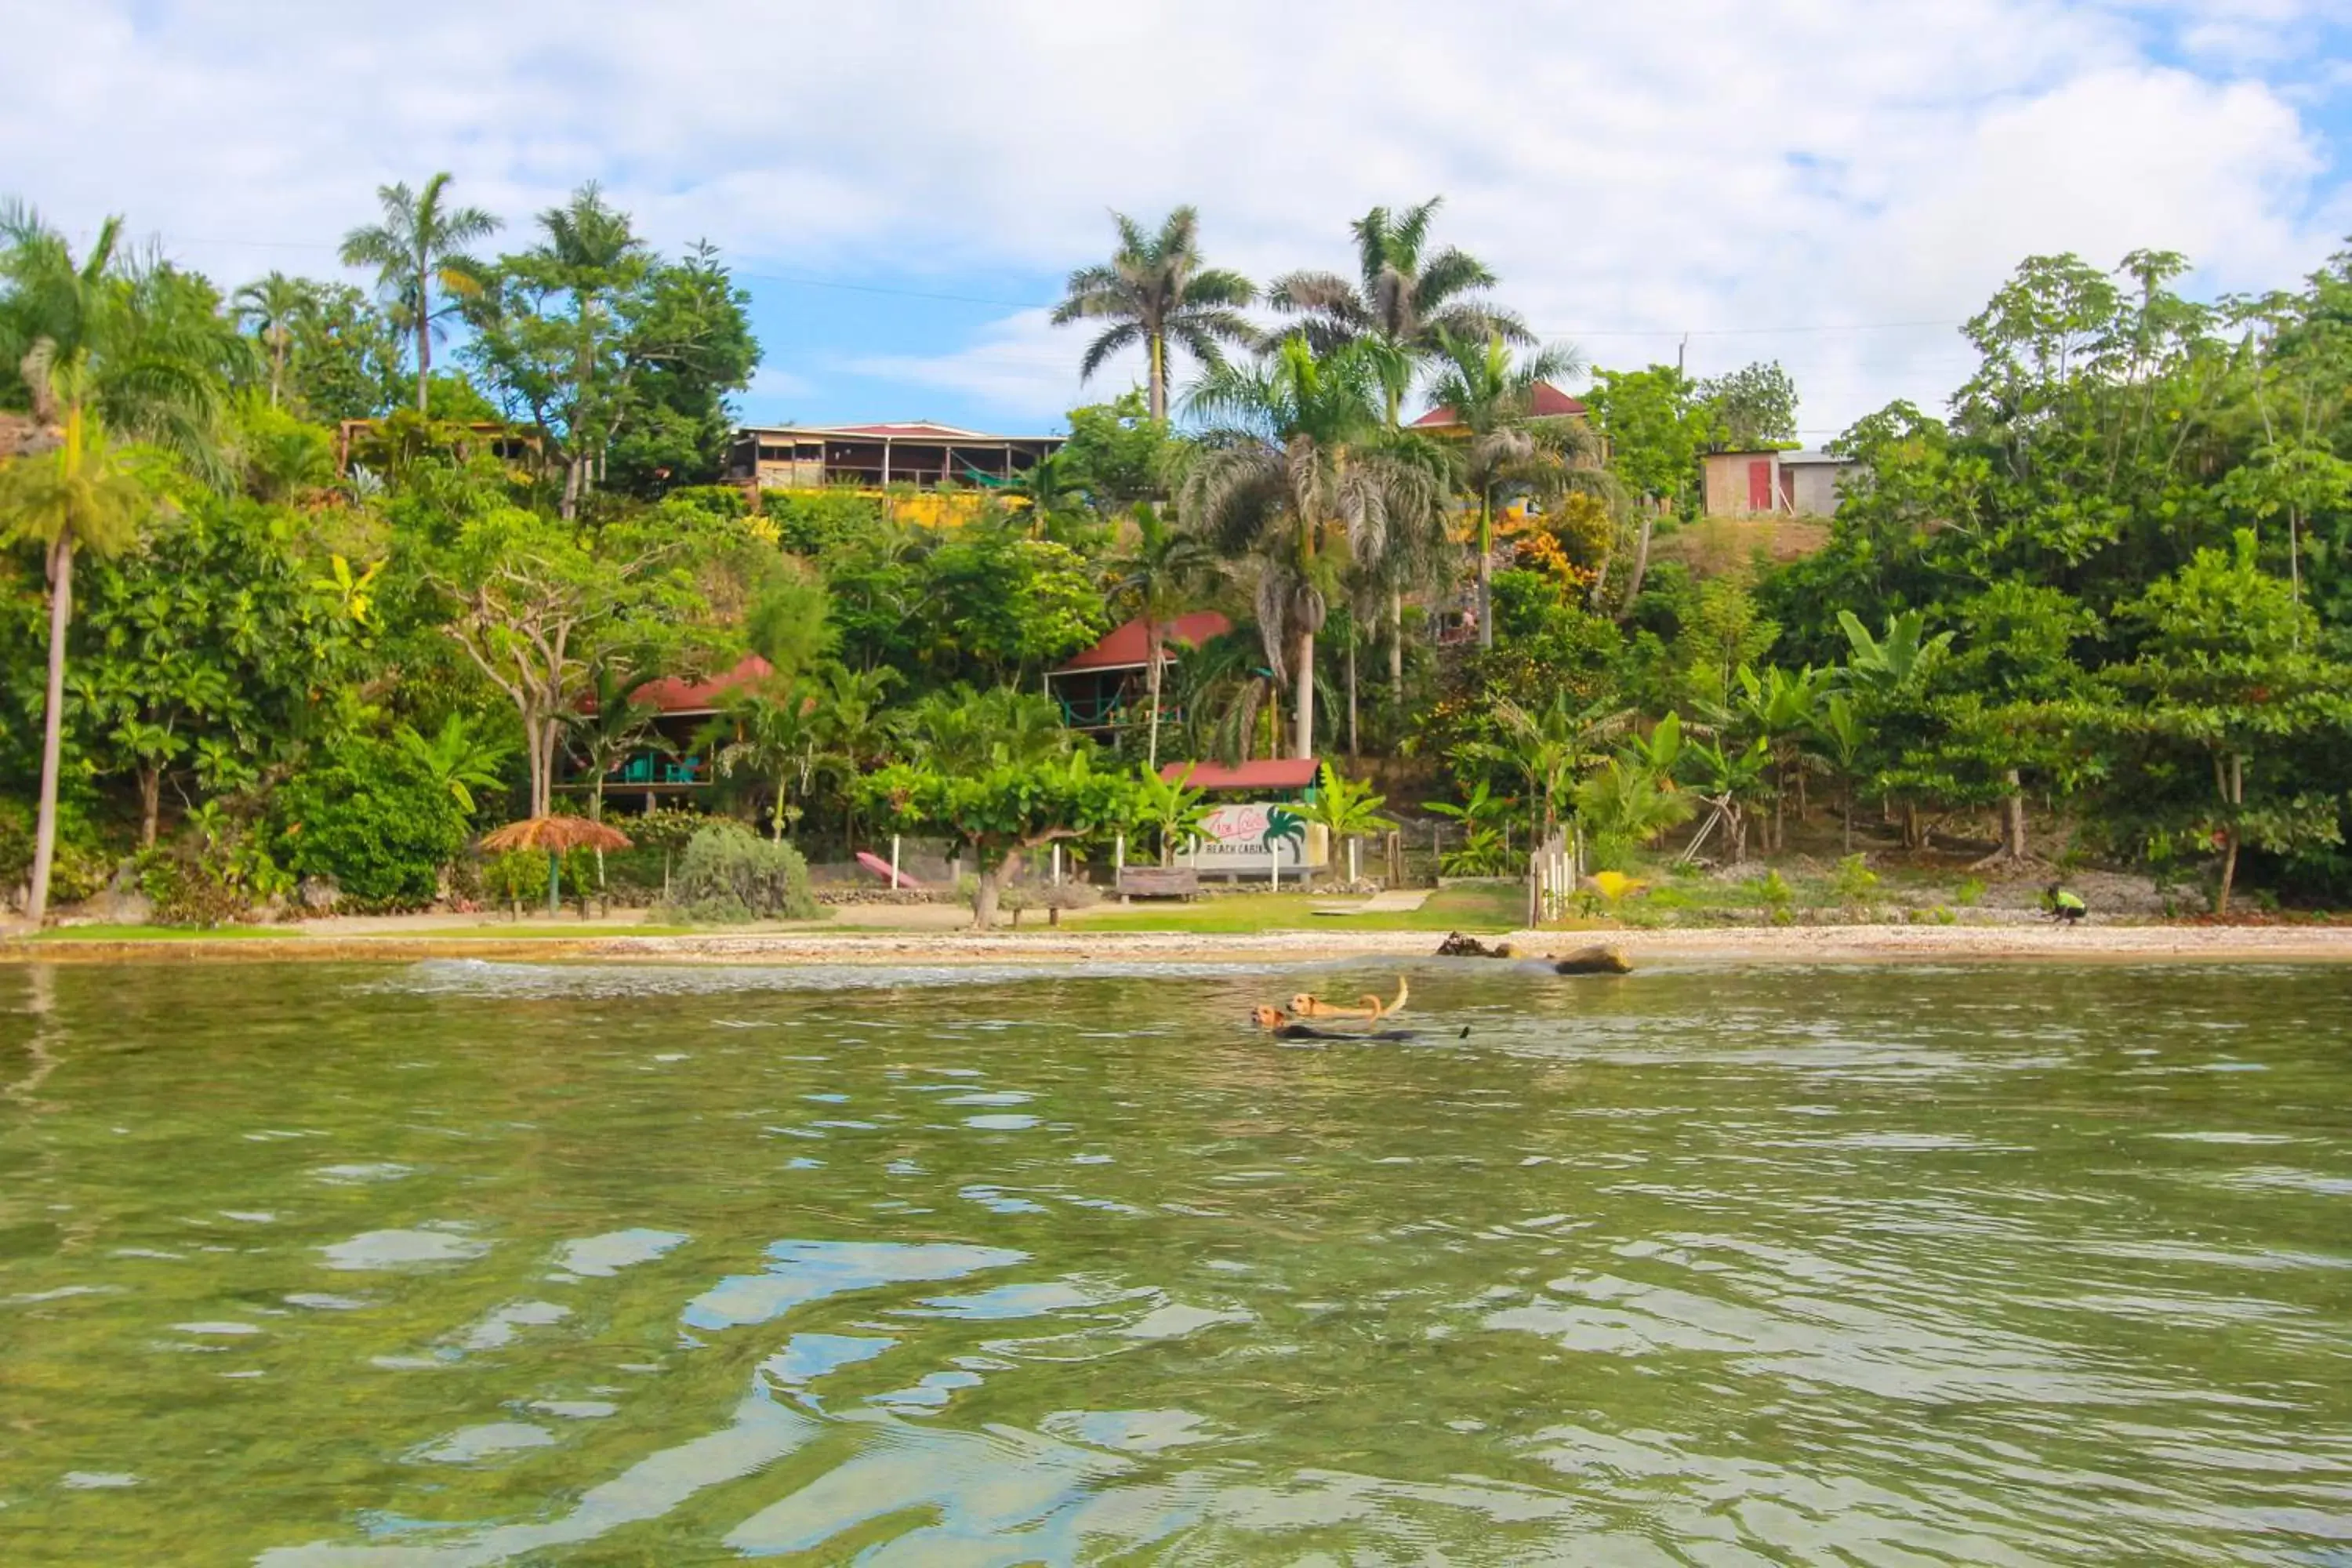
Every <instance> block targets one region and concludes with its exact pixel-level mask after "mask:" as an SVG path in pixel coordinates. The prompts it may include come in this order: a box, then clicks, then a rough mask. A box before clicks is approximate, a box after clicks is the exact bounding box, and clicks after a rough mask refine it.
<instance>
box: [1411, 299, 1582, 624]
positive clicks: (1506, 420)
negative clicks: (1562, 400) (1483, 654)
mask: <svg viewBox="0 0 2352 1568" xmlns="http://www.w3.org/2000/svg"><path fill="white" fill-rule="evenodd" d="M1436 336H1437V344H1436V357H1437V364H1438V371H1437V379H1436V381H1435V383H1434V384H1433V386H1432V388H1431V392H1430V395H1431V397H1432V398H1433V400H1434V401H1435V402H1436V403H1437V404H1438V405H1440V406H1442V407H1444V408H1447V409H1450V410H1452V411H1453V414H1454V422H1455V423H1456V424H1457V425H1458V426H1460V427H1461V428H1462V429H1463V430H1465V432H1467V434H1468V436H1469V446H1468V447H1467V449H1466V450H1465V454H1464V468H1465V477H1466V478H1467V479H1468V482H1469V486H1470V490H1471V493H1472V494H1473V495H1475V496H1476V497H1477V500H1478V552H1477V557H1478V646H1479V647H1494V646H1495V604H1494V576H1495V561H1494V556H1495V508H1496V502H1497V501H1498V500H1500V499H1501V495H1502V492H1503V490H1504V489H1507V488H1508V487H1510V486H1513V485H1518V486H1524V487H1526V488H1528V489H1530V490H1533V491H1535V492H1536V493H1538V494H1550V495H1558V494H1559V493H1560V492H1561V491H1563V490H1564V489H1567V488H1568V487H1569V485H1570V482H1571V480H1572V479H1573V478H1574V477H1575V476H1576V475H1577V474H1578V473H1579V472H1580V470H1579V469H1578V468H1577V467H1576V462H1577V459H1579V458H1585V457H1589V456H1591V454H1593V453H1594V452H1595V451H1596V450H1597V447H1596V445H1595V442H1594V440H1593V437H1592V433H1591V430H1590V429H1589V428H1588V427H1587V426H1586V425H1585V424H1584V422H1583V421H1582V420H1580V419H1574V418H1566V417H1551V418H1539V417H1538V416H1537V415H1536V412H1535V392H1536V388H1537V387H1538V386H1539V385H1542V384H1544V383H1546V382H1551V381H1558V380H1561V379H1563V378H1565V377H1567V376H1570V375H1574V374H1578V373H1579V372H1580V371H1582V370H1583V368H1584V362H1583V360H1582V358H1581V357H1580V355H1579V354H1578V353H1576V351H1575V350H1574V349H1570V348H1559V347H1554V348H1545V349H1539V350H1538V351H1537V352H1536V353H1531V354H1528V355H1526V356H1524V357H1522V358H1519V359H1517V360H1516V361H1514V359H1513V357H1512V354H1511V351H1510V350H1509V349H1508V348H1507V347H1506V346H1505V344H1504V342H1503V339H1502V337H1501V335H1500V334H1499V333H1490V334H1489V335H1487V336H1486V337H1485V338H1482V339H1475V340H1472V339H1463V338H1457V337H1455V336H1454V334H1453V333H1452V332H1451V331H1447V330H1445V329H1444V328H1443V327H1441V328H1439V329H1438V331H1437V335H1436ZM1581 471H1582V472H1584V473H1587V474H1589V476H1590V478H1591V480H1592V482H1594V483H1596V484H1600V483H1605V482H1606V480H1605V478H1604V476H1603V475H1602V474H1601V470H1600V469H1598V468H1590V469H1585V470H1581Z"/></svg>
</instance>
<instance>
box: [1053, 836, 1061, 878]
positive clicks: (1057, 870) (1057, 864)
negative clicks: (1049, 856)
mask: <svg viewBox="0 0 2352 1568" xmlns="http://www.w3.org/2000/svg"><path fill="white" fill-rule="evenodd" d="M1053 885H1054V886H1055V887H1056V888H1058V887H1060V886H1061V885H1062V847H1061V845H1060V844H1059V843H1056V844H1055V846H1054V883H1053Z"/></svg>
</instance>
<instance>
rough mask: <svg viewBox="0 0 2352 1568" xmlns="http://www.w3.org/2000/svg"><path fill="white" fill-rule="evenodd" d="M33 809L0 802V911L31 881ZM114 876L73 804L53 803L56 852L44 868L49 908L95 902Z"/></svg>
mask: <svg viewBox="0 0 2352 1568" xmlns="http://www.w3.org/2000/svg"><path fill="white" fill-rule="evenodd" d="M34 821H35V813H34V809H33V806H32V805H31V804H30V803H29V802H26V801H21V800H0V907H5V904H6V902H7V900H10V899H12V898H14V897H15V896H16V893H17V892H18V891H19V890H20V889H23V888H24V887H25V886H26V883H28V882H29V881H30V880H31V879H32V875H33V826H34ZM113 874H114V861H113V859H112V858H110V856H109V855H108V854H107V853H106V850H105V848H104V847H103V846H101V845H100V843H99V840H98V834H97V832H96V831H95V830H94V829H93V828H92V827H91V826H90V824H89V818H88V817H87V816H83V815H82V813H81V812H80V811H79V810H77V809H76V807H75V804H74V803H73V802H72V801H69V800H67V801H60V802H58V850H57V855H56V857H55V858H53V859H52V860H51V861H50V862H49V902H50V903H51V904H52V905H57V904H76V903H79V902H80V901H81V900H84V899H87V898H90V897H93V896H95V895H96V894H97V893H98V892H99V891H100V889H103V888H104V887H105V886H106V884H107V882H108V880H109V879H110V878H111V877H112V876H113Z"/></svg>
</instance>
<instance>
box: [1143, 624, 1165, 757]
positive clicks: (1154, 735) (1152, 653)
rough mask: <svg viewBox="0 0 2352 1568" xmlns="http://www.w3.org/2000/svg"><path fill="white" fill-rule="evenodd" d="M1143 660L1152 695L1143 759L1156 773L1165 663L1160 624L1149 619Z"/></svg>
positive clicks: (1144, 639)
mask: <svg viewBox="0 0 2352 1568" xmlns="http://www.w3.org/2000/svg"><path fill="white" fill-rule="evenodd" d="M1143 658H1144V663H1145V667H1146V669H1147V671H1148V673H1147V674H1146V676H1145V684H1146V685H1147V686H1148V687H1149V688H1150V693H1151V698H1150V700H1151V719H1150V739H1149V740H1147V741H1146V742H1144V749H1143V757H1144V763H1145V764H1146V765H1147V766H1149V767H1150V768H1151V769H1153V770H1154V771H1155V772H1156V771H1157V770H1158V769H1159V766H1160V665H1161V664H1162V663H1163V662H1164V661H1163V660H1162V659H1161V658H1160V623H1159V622H1157V621H1153V620H1148V619H1147V620H1146V621H1145V622H1144V623H1143Z"/></svg>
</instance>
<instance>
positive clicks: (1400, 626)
mask: <svg viewBox="0 0 2352 1568" xmlns="http://www.w3.org/2000/svg"><path fill="white" fill-rule="evenodd" d="M1389 700H1391V701H1392V702H1394V703H1395V704H1396V709H1397V711H1398V712H1399V713H1402V712H1403V711H1404V590H1403V589H1402V588H1391V589H1390V590H1389Z"/></svg>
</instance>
